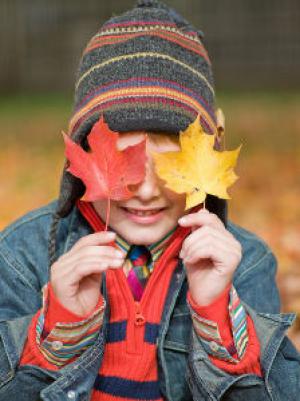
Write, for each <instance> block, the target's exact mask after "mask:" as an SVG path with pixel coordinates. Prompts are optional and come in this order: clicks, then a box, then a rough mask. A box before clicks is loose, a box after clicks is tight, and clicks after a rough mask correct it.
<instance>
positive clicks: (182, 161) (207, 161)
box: [152, 116, 241, 209]
mask: <svg viewBox="0 0 300 401" xmlns="http://www.w3.org/2000/svg"><path fill="white" fill-rule="evenodd" d="M179 142H180V147H181V150H180V151H178V152H164V153H157V152H152V155H153V159H154V163H155V170H156V173H157V175H158V176H159V177H160V178H161V179H163V180H164V181H166V187H167V188H169V189H171V190H173V191H174V192H177V193H179V194H181V193H186V206H185V209H190V208H192V207H194V206H196V205H199V204H200V203H203V202H204V200H205V198H206V195H207V194H210V195H215V196H217V197H219V198H222V199H230V196H229V195H228V193H227V188H228V187H229V186H231V185H232V184H233V183H234V182H235V181H236V180H237V178H238V176H237V175H236V174H235V172H234V171H233V169H234V167H235V165H236V162H237V158H238V155H239V152H240V149H241V146H239V147H238V148H237V149H235V150H232V151H222V152H220V151H216V150H215V149H214V148H213V147H214V142H215V136H214V135H209V134H206V133H205V132H204V131H203V129H202V127H201V124H200V119H199V116H198V117H197V119H196V120H195V121H194V122H193V123H191V124H190V125H189V126H188V127H187V129H186V130H185V131H183V132H180V135H179Z"/></svg>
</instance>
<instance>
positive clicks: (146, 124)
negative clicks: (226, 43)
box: [58, 0, 216, 217]
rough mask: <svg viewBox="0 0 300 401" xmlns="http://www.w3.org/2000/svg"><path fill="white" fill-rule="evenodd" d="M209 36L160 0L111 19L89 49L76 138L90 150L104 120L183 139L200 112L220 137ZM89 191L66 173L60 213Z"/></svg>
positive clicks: (82, 68)
mask: <svg viewBox="0 0 300 401" xmlns="http://www.w3.org/2000/svg"><path fill="white" fill-rule="evenodd" d="M202 39H203V34H202V32H200V31H197V30H196V29H195V28H194V27H193V26H192V25H191V24H190V23H189V22H187V21H186V20H185V19H183V17H181V16H180V15H179V14H178V13H177V12H176V11H174V10H173V9H171V8H169V7H168V6H167V5H165V4H163V3H162V2H160V1H157V0H140V1H138V3H137V5H136V6H135V7H134V8H133V9H131V10H130V11H127V12H126V13H124V14H122V15H120V16H116V17H113V18H111V19H110V20H109V21H107V22H106V23H105V24H104V25H103V26H102V27H101V28H100V30H99V31H98V33H97V34H96V35H95V36H94V37H93V38H92V39H91V40H90V41H89V43H88V45H87V47H86V48H85V50H84V52H83V55H82V58H81V61H80V64H79V69H78V75H77V80H76V85H75V105H74V112H73V116H72V118H71V120H70V123H69V132H68V133H69V135H70V136H71V137H72V139H73V140H74V141H75V142H77V143H80V144H81V145H82V146H83V147H84V142H85V141H86V136H87V135H88V133H89V132H90V130H91V128H92V126H93V125H94V123H95V122H96V121H97V120H98V118H99V116H100V115H103V116H104V119H105V121H106V122H107V123H108V125H109V127H110V128H111V129H112V130H114V131H118V132H125V131H141V130H142V131H151V132H167V133H170V134H178V133H179V131H180V130H184V129H185V128H186V127H187V126H188V125H189V124H190V123H191V122H192V121H194V120H195V118H196V117H197V115H198V114H200V121H201V125H202V126H203V128H204V130H205V131H206V132H207V133H215V131H216V117H215V111H214V83H213V75H212V69H211V63H210V60H209V57H208V54H207V51H206V49H205V47H204V45H203V43H202ZM83 192H84V188H83V184H82V183H81V182H80V180H79V179H78V178H76V177H73V176H72V175H71V174H69V173H68V172H66V170H64V173H63V177H62V182H61V192H60V198H59V206H58V214H59V215H60V216H61V217H63V216H66V215H67V214H68V213H69V212H70V210H71V208H72V206H73V205H74V202H75V200H76V199H78V198H79V197H81V196H82V194H83Z"/></svg>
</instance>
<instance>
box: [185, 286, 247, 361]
mask: <svg viewBox="0 0 300 401" xmlns="http://www.w3.org/2000/svg"><path fill="white" fill-rule="evenodd" d="M187 301H188V305H189V308H190V311H191V317H192V321H193V326H194V329H195V331H196V333H197V335H198V337H199V340H200V341H201V342H202V345H203V347H204V349H205V350H206V352H207V353H208V354H209V355H210V356H212V357H214V358H218V359H220V360H224V361H227V362H229V363H232V364H237V363H239V362H240V360H241V359H242V358H243V356H244V353H245V350H246V348H247V344H248V341H249V337H248V330H247V319H246V317H247V316H246V312H245V310H244V307H243V305H242V304H241V302H240V299H239V297H238V295H237V293H236V291H235V288H234V287H233V286H232V285H231V286H229V287H227V288H226V289H225V290H224V291H223V292H222V293H221V294H220V296H219V297H218V298H217V299H216V300H214V301H213V302H212V303H211V304H210V305H208V306H200V305H197V304H196V303H195V301H194V300H193V299H192V297H191V294H190V292H188V294H187Z"/></svg>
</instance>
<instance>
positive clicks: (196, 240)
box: [181, 226, 238, 254]
mask: <svg viewBox="0 0 300 401" xmlns="http://www.w3.org/2000/svg"><path fill="white" fill-rule="evenodd" d="M206 238H210V239H211V241H214V240H220V241H222V242H224V243H225V244H227V246H232V243H234V244H235V243H237V242H238V241H237V240H236V239H235V238H234V237H233V235H232V234H231V233H230V232H229V231H227V230H225V231H224V230H222V231H220V229H219V228H217V229H216V228H215V227H211V226H202V227H199V228H197V230H195V231H194V232H192V233H191V234H190V235H188V236H187V237H186V239H185V240H184V241H183V244H182V249H181V253H182V254H184V253H186V252H187V251H188V249H189V248H190V247H191V246H192V245H194V244H197V245H199V244H201V242H202V241H203V240H204V239H206Z"/></svg>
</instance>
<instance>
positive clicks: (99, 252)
mask: <svg viewBox="0 0 300 401" xmlns="http://www.w3.org/2000/svg"><path fill="white" fill-rule="evenodd" d="M92 255H93V256H99V257H105V256H108V257H112V258H119V259H124V257H125V253H124V252H122V251H120V250H119V249H117V248H115V247H113V246H105V245H101V246H99V245H97V246H86V247H84V248H81V249H79V250H78V252H76V257H77V258H78V259H84V258H86V257H89V256H92ZM74 256H75V253H73V254H72V257H74Z"/></svg>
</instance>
